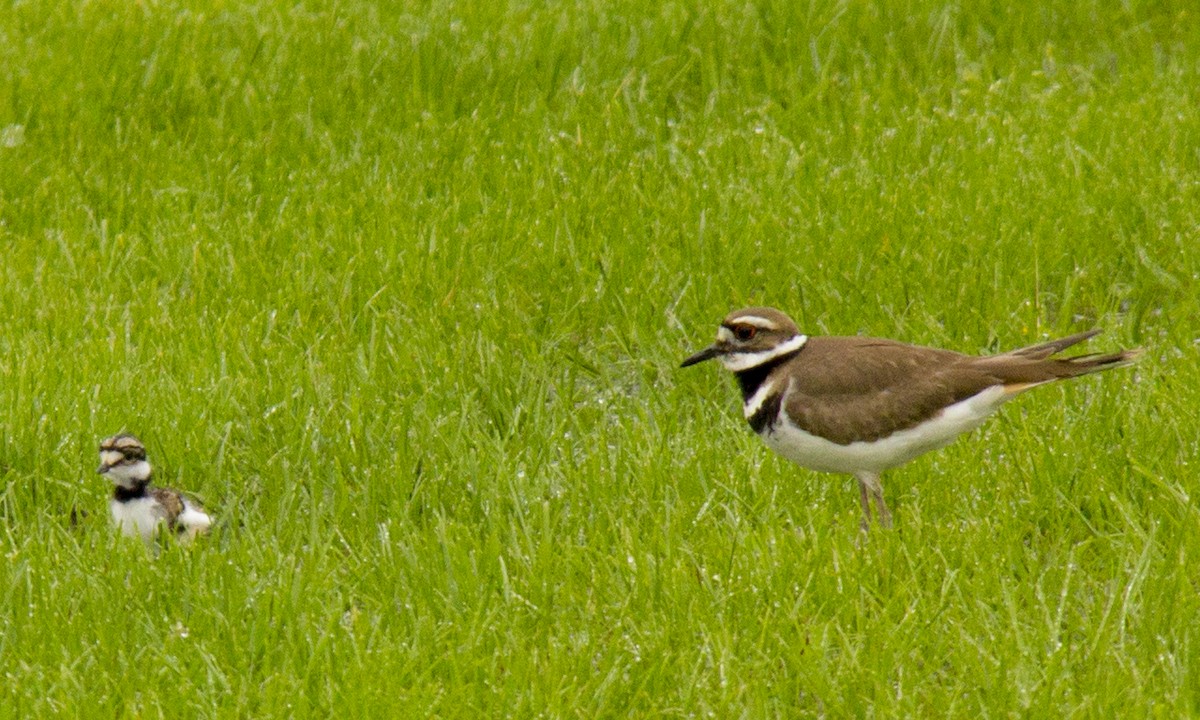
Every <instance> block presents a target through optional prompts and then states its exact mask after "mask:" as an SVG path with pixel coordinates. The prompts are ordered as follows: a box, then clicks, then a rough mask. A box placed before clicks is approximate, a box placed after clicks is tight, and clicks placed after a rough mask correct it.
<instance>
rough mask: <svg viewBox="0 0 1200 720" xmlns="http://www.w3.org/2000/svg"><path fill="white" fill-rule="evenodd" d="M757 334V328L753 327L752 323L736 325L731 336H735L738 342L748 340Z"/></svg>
mask: <svg viewBox="0 0 1200 720" xmlns="http://www.w3.org/2000/svg"><path fill="white" fill-rule="evenodd" d="M757 334H758V328H756V327H754V326H753V325H738V326H737V327H735V328H734V329H733V336H734V337H735V338H737V339H738V341H739V342H749V341H750V340H753V339H754V336H755V335H757Z"/></svg>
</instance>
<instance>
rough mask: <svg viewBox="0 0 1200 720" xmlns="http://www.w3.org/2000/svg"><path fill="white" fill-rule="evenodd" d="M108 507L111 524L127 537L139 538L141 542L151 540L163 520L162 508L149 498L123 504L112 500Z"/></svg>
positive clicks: (136, 499)
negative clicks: (110, 512)
mask: <svg viewBox="0 0 1200 720" xmlns="http://www.w3.org/2000/svg"><path fill="white" fill-rule="evenodd" d="M108 507H109V510H110V511H112V518H113V524H115V525H116V526H117V528H119V529H120V531H121V532H122V533H123V534H125V535H127V536H129V537H138V536H141V538H142V539H143V540H151V539H153V538H154V535H155V533H157V532H158V526H159V524H160V523H162V521H163V520H164V513H163V509H162V506H160V505H159V504H158V502H157V501H155V500H154V498H151V497H141V498H135V499H133V500H127V501H125V502H117V501H116V500H112V501H110V502H109V504H108Z"/></svg>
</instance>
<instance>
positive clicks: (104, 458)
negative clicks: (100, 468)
mask: <svg viewBox="0 0 1200 720" xmlns="http://www.w3.org/2000/svg"><path fill="white" fill-rule="evenodd" d="M124 457H125V456H124V455H122V454H121V453H119V452H117V451H116V450H104V451H102V452H101V453H100V462H102V463H104V464H105V465H116V464H117V463H119V462H121V460H122V459H123V458H124Z"/></svg>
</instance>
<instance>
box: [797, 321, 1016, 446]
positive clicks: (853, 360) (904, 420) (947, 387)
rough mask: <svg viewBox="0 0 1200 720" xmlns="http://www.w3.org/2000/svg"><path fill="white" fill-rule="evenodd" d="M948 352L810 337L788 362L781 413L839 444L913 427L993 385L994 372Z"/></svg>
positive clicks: (866, 340) (888, 342) (885, 342)
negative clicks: (787, 387) (788, 375)
mask: <svg viewBox="0 0 1200 720" xmlns="http://www.w3.org/2000/svg"><path fill="white" fill-rule="evenodd" d="M976 360H978V358H974V357H971V356H968V355H962V354H959V353H956V352H951V351H949V350H938V349H934V348H923V347H917V346H915V345H906V344H904V343H898V342H894V341H891V340H878V339H875V338H858V337H816V338H809V340H808V342H807V343H806V344H805V346H804V349H803V350H801V351H800V353H799V354H797V356H796V357H795V358H794V359H793V360H791V361H790V366H789V368H788V370H789V371H790V373H791V374H792V383H791V389H790V392H789V393H788V396H787V405H786V407H787V411H788V414H789V415H790V416H791V417H792V419H793V420H794V421H795V422H796V423H797V424H798V425H799V426H800V427H801V428H802V429H804V430H806V431H807V432H810V433H812V434H814V435H820V436H821V437H824V438H826V439H828V440H832V441H833V442H835V443H838V444H840V445H847V444H849V443H851V442H854V441H855V440H877V439H879V438H882V437H887V436H888V435H891V434H892V433H894V432H896V431H897V430H903V429H905V428H910V427H913V426H914V425H916V424H918V423H920V422H921V421H922V420H925V419H927V418H929V417H932V416H934V415H936V414H937V413H938V412H939V411H940V410H941V409H942V408H944V407H946V406H947V405H952V404H954V403H956V402H958V401H959V400H963V399H965V398H968V397H971V396H972V395H975V394H977V393H979V392H981V391H983V390H984V389H986V388H988V387H991V386H992V385H998V384H1002V381H1001V380H1000V379H998V378H997V377H996V376H995V375H993V374H991V373H989V372H987V371H986V370H984V369H981V368H979V367H977V366H976V364H975V361H976Z"/></svg>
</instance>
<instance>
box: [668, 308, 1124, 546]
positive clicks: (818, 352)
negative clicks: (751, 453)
mask: <svg viewBox="0 0 1200 720" xmlns="http://www.w3.org/2000/svg"><path fill="white" fill-rule="evenodd" d="M1098 332H1100V331H1099V330H1090V331H1088V332H1084V333H1079V334H1078V335H1071V336H1070V337H1065V338H1062V339H1061V340H1051V341H1049V342H1044V343H1040V344H1038V345H1032V346H1030V347H1027V348H1022V349H1020V350H1012V351H1010V352H1006V353H1003V354H1000V355H992V356H987V357H977V356H972V355H963V354H960V353H956V352H952V351H950V350H938V349H935V348H927V347H919V346H916V345H907V344H905V343H901V342H896V341H894V340H880V339H877V338H869V337H811V338H810V337H808V336H807V335H803V334H801V333H800V330H799V329H798V328H797V327H796V323H794V322H792V319H791V318H789V317H788V316H787V315H785V314H783V313H782V312H780V311H778V310H775V309H773V308H765V307H752V308H746V309H745V310H738V311H736V312H732V313H730V314H729V315H728V316H727V317H726V318H725V320H724V321H723V322H722V323H721V327H720V328H719V329H718V330H717V341H716V342H715V343H714V344H713V345H711V346H709V347H707V348H705V349H703V350H701V351H700V352H698V353H696V354H695V355H692V356H691V357H689V358H688V359H687V360H684V361H683V365H682V366H681V367H688V366H689V365H695V364H696V363H699V362H703V361H705V360H710V359H712V358H716V359H718V360H720V361H721V364H722V365H724V366H725V368H726V369H728V370H730V371H732V372H733V373H734V375H735V376H736V377H737V380H738V384H739V385H740V386H741V389H742V400H743V407H742V411H743V413H744V414H745V417H746V420H747V421H748V422H749V423H750V427H751V428H752V429H753V430H754V432H756V433H758V435H759V437H761V438H762V439H763V441H764V442H766V444H767V446H768V447H770V448H771V449H772V450H774V451H775V452H777V453H779V454H780V455H782V456H784V457H785V458H787V459H789V460H791V461H792V462H795V463H797V464H798V465H801V466H802V467H806V468H809V469H811V470H817V471H820V472H832V473H847V474H849V475H853V476H854V477H855V478H857V480H858V487H859V498H860V501H861V503H862V511H863V519H862V528H863V530H866V529H867V528H868V527H869V526H870V523H871V508H870V502H869V499H871V498H873V499H874V502H875V511H876V513H877V514H878V515H879V522H880V524H881V525H883V526H884V527H889V526H890V525H891V513H890V512H889V511H888V507H887V504H886V503H885V502H884V501H883V485H882V484H881V483H880V474H881V473H882V472H883V471H884V470H888V469H891V468H894V467H897V466H899V465H903V464H904V463H906V462H908V461H910V460H912V459H913V458H915V457H917V456H918V455H921V454H924V453H927V452H929V451H930V450H935V449H937V448H940V447H943V446H945V445H947V444H949V443H950V442H951V441H952V440H954V438H955V437H957V436H959V435H961V434H962V433H965V432H968V431H970V430H974V429H975V428H977V427H979V426H980V425H981V424H982V423H983V421H984V420H985V419H986V418H987V417H988V416H989V415H991V414H992V413H994V412H996V410H998V409H999V408H1000V406H1001V405H1003V404H1004V403H1005V402H1007V401H1009V400H1011V399H1012V398H1014V397H1016V396H1017V395H1019V394H1021V393H1023V392H1025V391H1026V390H1028V389H1030V388H1033V387H1037V386H1038V385H1044V384H1045V383H1049V382H1054V381H1055V380H1062V379H1064V378H1071V377H1076V376H1079V375H1087V374H1088V373H1093V372H1099V371H1100V370H1108V369H1109V368H1115V367H1122V366H1124V365H1128V364H1130V363H1131V362H1133V361H1134V360H1135V359H1136V358H1137V356H1138V355H1140V354H1141V350H1122V351H1120V352H1114V353H1108V354H1103V355H1101V354H1092V355H1080V356H1077V357H1068V358H1054V357H1051V356H1052V355H1054V354H1056V353H1058V352H1061V351H1062V350H1064V349H1066V348H1069V347H1071V346H1072V345H1075V344H1076V343H1079V342H1082V341H1084V340H1087V339H1088V338H1090V337H1092V336H1093V335H1095V334H1097V333H1098Z"/></svg>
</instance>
